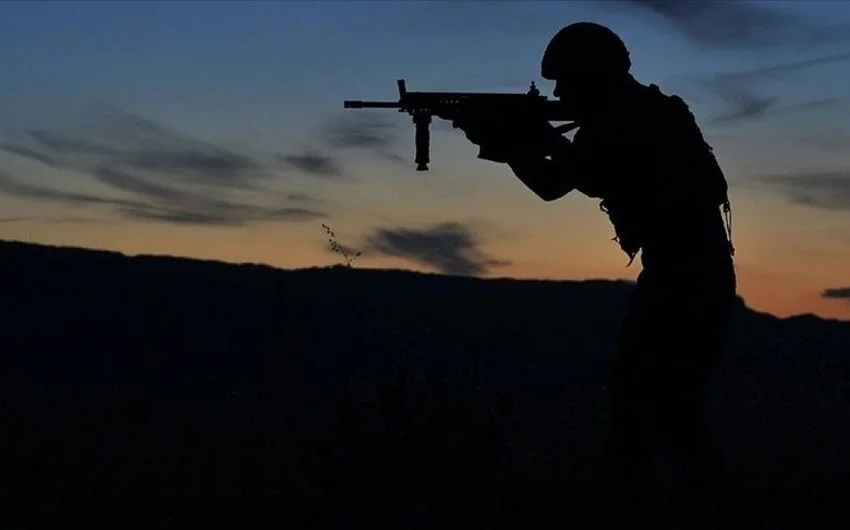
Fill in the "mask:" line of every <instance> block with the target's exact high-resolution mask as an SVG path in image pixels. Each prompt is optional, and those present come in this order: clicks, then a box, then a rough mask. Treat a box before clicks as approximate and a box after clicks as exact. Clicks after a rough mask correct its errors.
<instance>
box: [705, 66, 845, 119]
mask: <svg viewBox="0 0 850 530" xmlns="http://www.w3.org/2000/svg"><path fill="white" fill-rule="evenodd" d="M848 60H850V52H842V53H834V54H830V55H824V56H820V57H813V58H809V59H804V60H798V61H791V62H786V63H779V64H774V65H770V66H763V67H759V68H754V69H751V70H744V71H739V72H722V73H716V74H712V75H710V76H706V77H700V78H699V79H698V82H699V84H700V85H701V86H702V88H703V89H706V90H708V91H709V92H711V93H712V94H714V95H715V96H717V97H718V98H720V100H721V101H722V102H723V103H724V104H725V105H726V106H727V107H728V108H727V110H726V111H724V112H723V113H721V114H719V115H718V116H716V117H715V118H714V119H713V121H714V122H716V123H730V122H738V121H743V120H752V119H759V118H764V117H767V116H779V115H787V114H792V113H795V112H802V111H807V110H815V109H820V108H824V107H828V106H832V105H835V104H837V103H840V100H839V99H836V98H816V99H811V100H808V101H801V102H794V103H787V104H786V103H783V102H782V100H781V99H780V98H779V97H777V96H772V95H768V94H766V93H765V92H764V89H765V87H764V83H766V82H775V81H776V79H778V78H780V77H782V76H787V75H789V74H793V73H796V72H800V71H802V70H805V69H809V68H815V67H818V66H823V65H828V64H833V63H840V62H845V61H848Z"/></svg>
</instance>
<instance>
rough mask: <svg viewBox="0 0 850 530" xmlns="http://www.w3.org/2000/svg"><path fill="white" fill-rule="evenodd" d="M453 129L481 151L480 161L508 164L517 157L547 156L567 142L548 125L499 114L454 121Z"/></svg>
mask: <svg viewBox="0 0 850 530" xmlns="http://www.w3.org/2000/svg"><path fill="white" fill-rule="evenodd" d="M452 126H453V127H455V128H457V129H460V130H462V131H463V132H464V133H465V135H466V138H467V139H468V140H469V141H470V142H472V143H473V144H475V145H477V146H479V147H480V148H481V150H480V153H479V155H478V158H481V159H485V160H491V161H493V162H503V163H504V162H507V161H508V160H509V159H511V158H513V157H518V156H522V157H524V156H546V155H547V154H550V153H551V151H552V150H553V148H554V147H555V146H556V145H557V144H558V143H559V142H565V141H566V139H565V138H563V137H562V136H561V135H560V134H559V133H558V132H557V131H555V128H554V127H553V126H552V124H550V123H549V122H548V121H545V120H542V119H532V118H529V117H525V116H519V115H517V116H508V115H505V114H500V113H498V112H494V113H489V114H465V115H461V116H458V117H455V118H454V119H453V120H452Z"/></svg>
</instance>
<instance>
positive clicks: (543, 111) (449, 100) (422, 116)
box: [343, 79, 577, 171]
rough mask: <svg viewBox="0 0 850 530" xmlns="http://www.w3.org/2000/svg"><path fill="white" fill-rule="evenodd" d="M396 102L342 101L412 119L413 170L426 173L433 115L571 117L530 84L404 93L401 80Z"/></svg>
mask: <svg viewBox="0 0 850 530" xmlns="http://www.w3.org/2000/svg"><path fill="white" fill-rule="evenodd" d="M396 83H397V85H398V93H399V98H398V101H362V100H345V101H344V102H343V107H344V108H346V109H397V110H398V111H399V112H406V113H408V114H410V115H411V116H412V117H413V124H414V126H415V129H416V134H415V147H416V159H415V162H416V170H417V171H428V164H429V163H430V146H431V132H430V125H431V119H432V117H433V116H437V117H438V118H442V119H447V120H452V119H454V117H456V116H459V115H460V114H462V112H463V109H464V108H465V107H468V106H472V105H474V106H475V107H476V108H479V109H480V108H485V109H491V108H492V109H493V111H494V112H525V113H530V114H537V115H539V116H541V118H543V119H545V120H547V121H563V122H572V121H573V117H572V116H571V115H570V113H569V112H568V110H567V109H566V107H565V106H564V105H563V104H562V103H560V102H559V101H556V100H549V99H547V98H546V96H543V95H541V94H540V91H539V90H538V89H537V87H536V86H535V85H534V83H533V82H532V83H531V88H530V89H529V90H528V92H526V93H524V94H521V93H500V92H408V90H407V86H406V83H405V81H404V79H399V80H398V81H397V82H396ZM576 127H577V125H576V124H575V123H567V124H565V125H561V126H559V127H556V129H557V130H558V131H559V132H567V131H569V130H571V129H574V128H576Z"/></svg>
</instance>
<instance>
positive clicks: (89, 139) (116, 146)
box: [0, 111, 328, 226]
mask: <svg viewBox="0 0 850 530" xmlns="http://www.w3.org/2000/svg"><path fill="white" fill-rule="evenodd" d="M96 118H101V119H100V120H99V121H98V120H95V123H96V124H97V126H94V127H90V128H88V129H85V130H78V131H70V132H63V131H56V130H49V129H37V130H32V131H30V132H29V134H28V138H27V139H26V141H21V142H18V143H12V142H5V143H3V144H0V150H4V151H6V152H8V153H11V154H14V155H17V156H19V157H23V158H26V159H29V160H32V161H35V162H37V163H40V164H46V165H48V166H50V167H53V168H56V169H62V170H70V171H72V172H74V173H76V174H83V175H86V176H87V177H88V178H89V179H91V180H93V181H95V182H97V183H99V184H102V185H104V186H106V187H107V188H108V189H109V190H110V191H111V192H114V194H115V196H113V194H111V193H110V194H103V195H100V194H93V193H80V192H75V191H61V190H55V189H51V188H47V187H43V186H40V185H34V184H30V183H27V182H24V181H22V180H20V179H16V178H14V177H13V176H12V175H11V174H9V173H3V174H0V192H2V193H5V194H7V195H12V196H15V197H19V198H24V199H30V200H38V201H47V202H52V203H55V204H62V205H66V206H75V207H81V206H96V207H106V208H108V209H110V210H111V211H113V212H114V213H117V214H118V215H119V216H120V217H122V218H127V219H135V220H145V221H161V222H168V223H176V224H197V225H226V226H241V225H245V224H248V223H253V222H259V221H301V220H305V219H315V218H319V217H324V214H322V213H321V212H319V211H315V210H309V209H306V208H303V207H301V206H300V205H302V204H304V203H306V202H308V201H309V200H310V199H311V198H310V197H309V196H307V195H304V194H281V193H275V192H273V191H272V190H270V189H269V188H268V186H267V185H268V184H270V183H271V182H273V179H274V175H273V174H272V172H271V171H269V169H270V167H269V166H268V165H266V164H263V163H261V162H260V161H258V160H256V159H254V158H253V157H251V156H248V155H247V154H245V153H241V152H237V151H235V150H231V149H227V148H224V147H222V146H219V145H216V144H213V143H211V142H207V141H202V140H198V139H195V138H191V137H189V136H186V135H183V134H180V133H177V132H175V131H172V130H170V129H168V128H166V127H163V126H161V125H159V124H156V123H154V122H151V121H150V120H146V119H144V118H141V117H138V116H134V115H131V114H128V113H125V112H121V111H112V112H109V113H107V114H106V115H105V116H100V117H96ZM296 160H297V161H298V162H299V163H301V164H302V166H303V165H304V164H306V163H307V162H306V161H305V159H304V158H303V157H302V158H298V159H296ZM312 167H313V168H314V169H315V170H317V171H318V170H321V169H322V168H320V167H319V166H317V165H316V161H313V166H312ZM324 170H325V171H327V170H328V168H327V166H326V167H325V168H324ZM246 194H252V195H253V200H246V199H245V195H246ZM296 206H297V207H296Z"/></svg>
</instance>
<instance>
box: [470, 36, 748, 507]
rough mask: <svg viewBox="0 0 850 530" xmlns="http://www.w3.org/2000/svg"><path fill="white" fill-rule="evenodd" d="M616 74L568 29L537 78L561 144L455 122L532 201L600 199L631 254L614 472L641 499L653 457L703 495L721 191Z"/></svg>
mask: <svg viewBox="0 0 850 530" xmlns="http://www.w3.org/2000/svg"><path fill="white" fill-rule="evenodd" d="M630 69H631V60H630V56H629V52H628V50H627V48H626V46H625V45H624V44H623V42H622V41H621V40H620V38H619V37H618V36H617V35H616V34H615V33H613V32H612V31H611V30H609V29H607V28H605V27H604V26H600V25H597V24H593V23H587V22H582V23H576V24H571V25H569V26H567V27H565V28H563V29H562V30H561V31H560V32H558V33H557V34H556V35H555V37H554V38H553V39H552V41H551V42H550V43H549V45H548V47H547V48H546V51H545V53H544V56H543V60H542V76H543V77H544V78H546V79H549V80H554V81H555V83H556V85H555V91H554V95H555V96H556V97H558V98H559V99H560V101H562V102H563V103H565V104H566V105H569V106H570V108H571V109H572V111H573V112H574V115H575V118H576V122H577V123H578V125H579V126H580V127H579V130H578V131H577V132H576V135H575V136H574V138H573V141H572V142H570V141H569V140H567V139H566V138H563V137H562V136H561V135H560V134H559V133H557V132H555V131H554V130H553V127H552V126H551V125H550V124H549V123H548V122H545V121H543V120H540V119H537V118H535V117H533V116H528V117H518V116H504V115H501V116H499V115H496V116H494V115H492V114H491V115H486V114H480V115H472V114H469V115H465V116H463V118H462V119H459V120H457V121H456V122H455V126H456V127H459V128H460V129H462V130H464V131H465V132H466V134H467V137H468V138H469V139H470V141H472V142H473V143H475V144H477V145H479V146H480V148H481V152H480V153H479V158H483V159H486V160H492V161H495V162H501V163H507V164H509V166H510V167H511V169H512V170H513V172H514V173H515V174H516V176H517V177H518V178H519V179H520V180H521V181H522V182H523V183H525V184H526V185H527V186H528V187H529V188H530V189H531V190H532V191H534V193H536V194H537V195H538V196H539V197H540V198H541V199H543V200H544V201H553V200H556V199H558V198H560V197H563V196H564V195H566V194H567V193H569V192H570V191H572V190H574V189H575V190H578V191H580V192H582V193H584V194H585V195H587V196H589V197H594V198H599V199H602V200H601V204H600V208H601V209H602V210H603V211H604V212H606V213H607V214H608V216H609V218H610V220H611V222H612V224H613V225H614V231H615V233H616V237H615V240H616V241H618V243H619V245H620V247H621V248H622V249H623V251H625V252H626V254H627V255H628V256H629V258H630V260H629V264H631V263H632V260H634V258H635V257H636V255H637V254H638V252H640V253H641V263H642V265H643V270H642V271H641V272H640V274H639V276H638V280H637V285H636V289H635V291H634V296H633V300H632V305H631V308H630V311H629V313H628V316H627V318H626V321H625V324H624V327H623V330H622V334H621V336H620V340H619V351H618V357H617V363H616V370H615V375H614V385H613V386H614V390H613V407H612V411H611V419H612V422H611V428H612V433H613V444H614V448H615V454H616V464H617V470H618V472H619V474H620V476H621V477H622V478H625V479H627V481H628V483H629V484H631V485H632V486H633V490H634V491H635V492H638V493H644V494H646V495H647V497H644V498H643V499H644V500H645V501H647V502H648V501H649V500H650V497H648V496H649V495H650V494H651V493H652V492H656V493H657V491H658V490H657V487H658V486H659V483H658V482H657V480H659V479H660V478H661V477H663V476H664V473H659V469H660V468H661V466H660V462H661V461H662V460H659V455H666V457H667V458H668V459H669V460H671V461H673V462H675V463H676V465H678V466H679V467H680V472H679V473H678V476H679V483H678V485H677V486H676V489H678V490H680V491H687V492H690V493H691V497H690V498H691V499H698V500H704V499H706V498H711V495H710V494H709V491H710V486H711V485H712V484H713V483H714V482H713V481H714V479H715V478H717V477H715V476H714V475H715V474H716V473H717V472H718V470H719V467H720V460H719V458H718V457H717V454H716V452H715V451H714V450H713V449H712V446H711V445H710V444H709V442H708V440H709V438H708V435H707V431H706V430H705V429H704V425H703V416H702V413H701V410H702V399H703V393H704V390H705V388H706V385H707V382H708V380H709V376H710V375H711V373H712V371H713V369H714V367H715V366H716V364H717V361H718V358H719V356H720V354H721V352H722V349H723V343H724V336H725V332H726V328H727V322H728V319H729V313H730V308H731V306H732V303H733V302H734V300H735V290H736V279H735V271H734V266H733V259H732V255H733V254H734V249H733V248H732V244H731V210H730V207H729V202H728V198H727V183H726V179H725V177H724V175H723V172H722V170H721V169H720V167H719V165H718V163H717V161H716V159H715V157H714V155H713V153H712V149H711V147H710V146H709V145H708V144H707V143H706V142H705V141H704V140H703V136H702V133H701V132H700V129H699V127H698V125H697V123H696V121H695V119H694V117H693V115H692V114H691V112H690V110H689V108H688V106H687V105H686V104H685V103H684V102H683V101H682V100H681V99H680V98H679V97H678V96H668V95H665V94H663V93H662V92H661V91H660V89H659V88H658V87H657V86H655V85H649V86H646V85H643V84H641V83H639V82H638V81H637V80H635V78H634V77H633V76H632V75H631V74H630ZM724 214H725V215H726V219H724ZM724 220H725V221H727V223H728V224H727V223H724ZM574 229H576V227H572V228H571V230H574ZM653 488H655V489H653ZM654 496H655V497H657V495H654ZM642 504H646V503H644V502H642Z"/></svg>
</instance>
